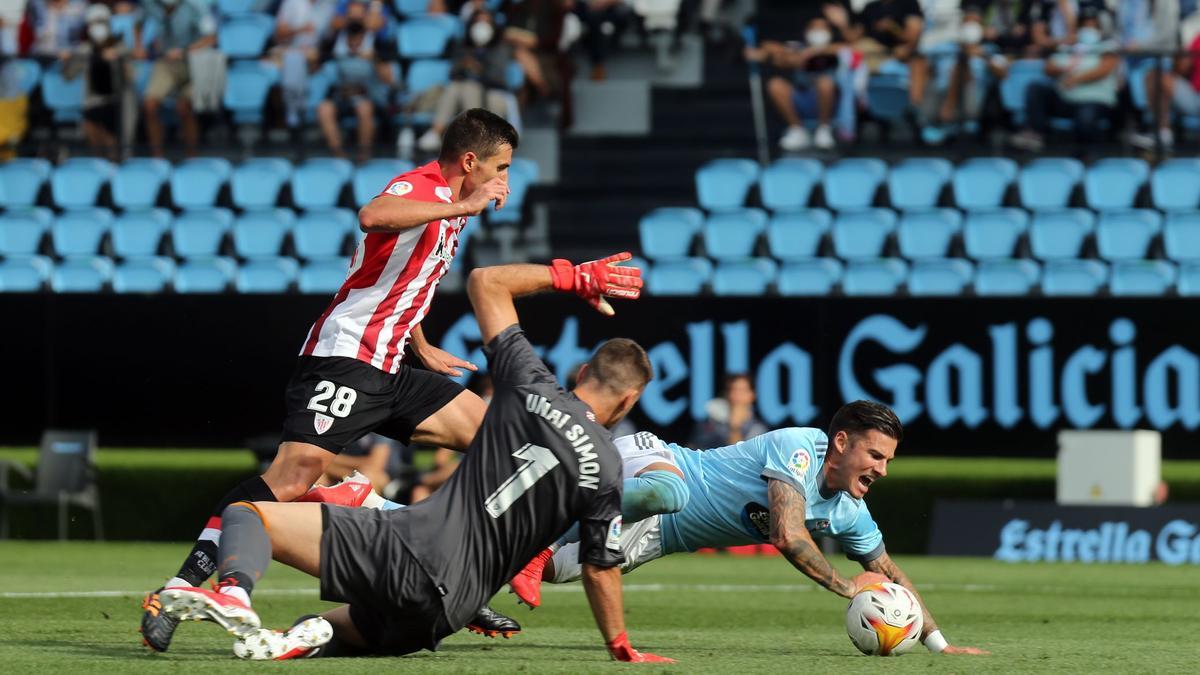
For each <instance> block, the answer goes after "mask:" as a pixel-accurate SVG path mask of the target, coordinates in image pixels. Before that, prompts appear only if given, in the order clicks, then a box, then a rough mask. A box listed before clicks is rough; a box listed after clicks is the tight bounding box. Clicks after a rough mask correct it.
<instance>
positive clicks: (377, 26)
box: [325, 0, 390, 40]
mask: <svg viewBox="0 0 1200 675" xmlns="http://www.w3.org/2000/svg"><path fill="white" fill-rule="evenodd" d="M352 22H361V23H362V24H363V26H364V27H365V28H366V30H367V32H368V33H370V34H371V35H372V36H373V37H374V38H375V39H377V40H383V39H386V38H387V37H388V29H389V27H390V26H389V22H388V16H387V14H386V13H385V11H384V8H383V3H382V2H381V1H380V0H338V4H337V8H336V9H335V10H334V12H333V19H332V20H330V22H329V27H328V29H327V32H326V35H325V37H328V36H329V35H332V34H335V33H338V32H341V31H342V30H344V29H345V28H346V26H347V25H348V24H350V23H352Z"/></svg>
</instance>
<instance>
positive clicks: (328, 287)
mask: <svg viewBox="0 0 1200 675" xmlns="http://www.w3.org/2000/svg"><path fill="white" fill-rule="evenodd" d="M349 270H350V265H349V263H348V262H347V261H346V260H345V259H343V258H330V259H328V260H313V261H311V262H309V263H308V264H306V265H305V266H304V267H302V268H301V269H300V276H299V277H297V278H296V286H297V288H299V289H300V292H301V293H316V294H318V295H330V294H333V293H336V292H337V291H338V289H339V288H341V287H342V282H344V281H345V280H346V274H347V273H348V272H349ZM444 280H445V277H443V281H444Z"/></svg>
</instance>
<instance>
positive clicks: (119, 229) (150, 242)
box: [112, 209, 171, 258]
mask: <svg viewBox="0 0 1200 675" xmlns="http://www.w3.org/2000/svg"><path fill="white" fill-rule="evenodd" d="M170 227H171V212H170V211H167V210H166V209H153V210H150V211H133V212H130V213H125V214H123V215H121V216H118V217H117V219H116V221H115V222H113V225H112V248H113V253H115V254H116V255H117V257H119V258H148V257H152V256H155V255H158V247H159V245H160V244H161V243H162V237H163V235H164V234H166V232H167V230H168V229H169V228H170Z"/></svg>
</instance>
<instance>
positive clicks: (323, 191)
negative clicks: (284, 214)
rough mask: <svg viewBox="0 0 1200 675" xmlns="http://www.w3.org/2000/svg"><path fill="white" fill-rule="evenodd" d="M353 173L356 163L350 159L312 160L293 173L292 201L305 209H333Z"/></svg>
mask: <svg viewBox="0 0 1200 675" xmlns="http://www.w3.org/2000/svg"><path fill="white" fill-rule="evenodd" d="M353 174H354V165H353V164H351V163H350V162H349V161H348V160H345V159H338V158H334V157H323V158H317V159H310V160H308V161H306V162H304V163H303V164H301V165H300V166H298V167H296V170H295V171H294V172H292V201H293V202H294V203H295V204H296V206H298V207H300V208H302V209H305V210H307V209H330V208H333V207H335V206H337V203H338V199H339V198H340V197H341V195H342V188H344V187H345V186H346V183H347V182H348V181H349V180H350V177H351V176H352V175H353Z"/></svg>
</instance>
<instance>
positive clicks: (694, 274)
mask: <svg viewBox="0 0 1200 675" xmlns="http://www.w3.org/2000/svg"><path fill="white" fill-rule="evenodd" d="M644 274H645V276H646V291H647V292H648V293H650V294H651V295H699V294H700V293H701V292H702V291H703V290H704V284H706V283H708V280H709V279H710V278H712V263H711V262H709V261H707V260H705V259H704V258H680V259H675V260H667V261H663V262H656V263H654V266H653V267H651V268H650V269H649V271H648V272H644Z"/></svg>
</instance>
